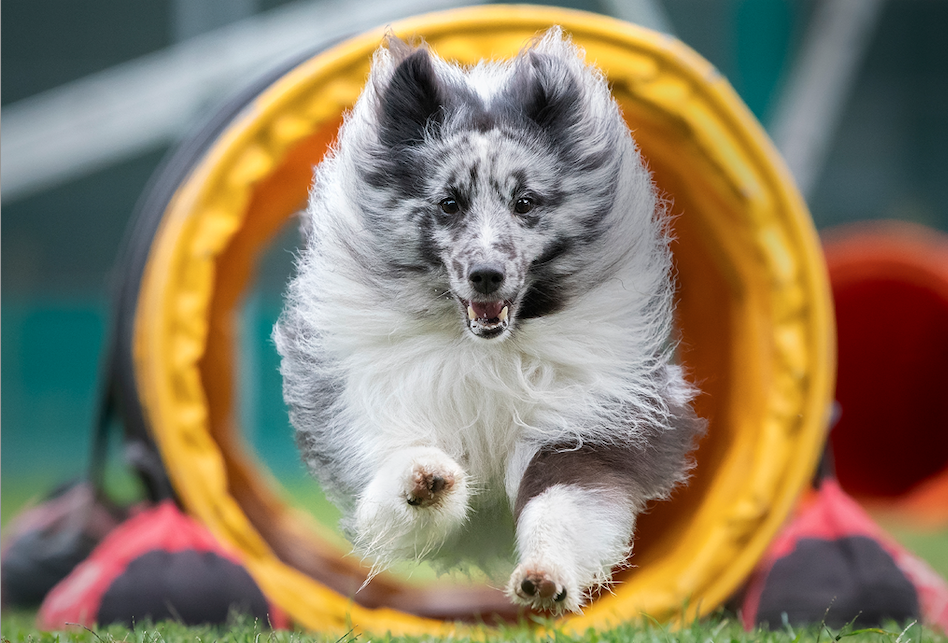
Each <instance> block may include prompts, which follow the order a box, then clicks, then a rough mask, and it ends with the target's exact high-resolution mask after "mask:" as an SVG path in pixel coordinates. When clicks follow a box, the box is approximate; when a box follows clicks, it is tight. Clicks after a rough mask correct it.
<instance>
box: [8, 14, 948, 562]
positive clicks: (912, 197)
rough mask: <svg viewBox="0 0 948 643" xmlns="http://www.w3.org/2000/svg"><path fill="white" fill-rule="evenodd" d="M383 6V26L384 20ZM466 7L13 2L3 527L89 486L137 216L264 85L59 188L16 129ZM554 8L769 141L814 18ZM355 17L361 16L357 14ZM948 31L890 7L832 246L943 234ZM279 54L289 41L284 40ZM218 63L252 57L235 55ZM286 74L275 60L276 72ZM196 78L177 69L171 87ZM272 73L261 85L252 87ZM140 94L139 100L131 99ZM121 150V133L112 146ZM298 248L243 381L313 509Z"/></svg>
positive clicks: (845, 174)
mask: <svg viewBox="0 0 948 643" xmlns="http://www.w3.org/2000/svg"><path fill="white" fill-rule="evenodd" d="M382 4H384V5H385V7H386V9H385V11H388V13H384V12H383V13H378V7H379V6H381V5H382ZM451 4H452V3H449V2H442V3H439V2H436V1H434V0H432V1H430V2H427V3H425V2H420V1H416V2H407V1H406V2H394V1H393V2H388V3H377V2H376V3H373V2H368V1H367V0H366V1H363V2H350V3H348V4H347V3H338V2H330V1H324V2H301V1H300V0H295V1H293V2H287V1H284V0H150V1H148V2H127V1H126V0H95V1H92V0H90V1H87V2H75V0H5V2H3V5H2V9H0V11H2V40H0V42H2V45H0V46H2V59H3V62H4V65H3V72H4V73H3V74H2V79H0V83H2V92H0V96H2V107H3V116H5V117H8V118H6V119H5V123H4V124H5V125H7V127H6V128H5V129H4V132H3V134H4V135H3V159H2V160H3V169H4V172H3V175H2V195H3V201H2V206H3V212H2V215H3V216H2V253H0V258H2V288H0V293H2V304H0V305H2V362H0V363H2V449H0V455H2V468H0V475H2V485H0V493H2V501H0V507H2V520H3V523H4V524H7V522H8V520H9V518H10V516H11V515H13V514H14V513H15V512H16V511H18V510H19V509H20V508H21V507H22V506H23V505H24V503H26V502H27V501H28V500H30V499H32V498H37V497H39V496H40V495H42V494H44V493H46V492H47V491H49V490H50V489H51V488H52V487H53V486H54V485H55V484H57V483H58V482H62V481H64V480H67V479H69V478H71V477H76V476H79V475H81V474H82V473H83V472H84V470H85V468H86V467H87V466H88V461H89V451H90V440H89V434H90V428H91V425H92V422H93V417H94V411H95V403H96V396H97V391H98V387H99V385H100V382H99V368H100V354H101V350H102V347H103V344H104V342H105V341H106V338H107V333H108V326H109V287H110V286H109V284H110V280H111V279H112V274H111V270H112V267H113V263H114V261H115V258H116V253H117V251H118V248H119V245H120V242H121V239H122V237H123V234H124V232H125V229H126V226H127V224H128V222H129V217H130V215H131V213H132V211H133V208H134V205H135V202H136V199H137V198H138V197H139V195H140V194H141V193H142V190H143V189H144V187H145V185H146V182H147V181H148V178H149V176H150V175H151V174H152V172H153V171H154V170H155V168H156V167H157V165H158V163H159V161H160V160H161V159H162V157H163V156H164V155H165V154H166V153H167V152H168V150H169V149H170V148H171V146H172V145H173V143H174V141H175V139H176V138H178V137H179V136H181V135H182V134H183V133H184V132H185V131H187V129H188V128H189V127H192V126H193V125H194V124H196V123H198V122H199V121H200V120H201V119H202V118H203V117H205V116H206V115H207V114H209V113H210V112H211V111H212V110H213V108H214V106H215V105H216V104H218V103H219V102H221V101H223V100H224V99H225V98H226V97H227V96H228V95H230V94H231V93H233V92H234V91H236V90H238V89H239V88H240V86H241V85H242V84H243V83H246V82H249V81H250V80H251V79H252V77H253V74H251V73H247V72H244V71H241V72H240V73H235V74H233V75H232V77H228V78H225V79H223V80H220V81H219V82H218V84H217V85H214V86H213V88H212V90H209V91H207V92H205V93H204V94H201V95H199V96H198V97H197V99H196V100H194V101H192V103H193V104H191V106H190V107H189V109H188V110H186V113H184V114H183V115H179V116H178V117H176V120H174V123H173V124H172V125H171V126H167V127H165V128H164V129H163V130H162V131H161V132H159V133H158V134H154V133H152V134H151V135H149V136H147V137H146V136H144V135H143V137H142V138H141V139H135V136H134V133H135V130H134V128H128V131H127V132H126V134H124V135H123V136H125V137H126V138H121V137H118V136H117V135H115V136H116V138H115V140H114V141H112V142H114V146H115V148H116V149H115V150H113V151H111V152H109V153H108V154H104V155H103V156H100V157H97V158H95V159H92V160H90V161H88V162H77V163H73V164H72V166H71V167H69V168H68V169H67V170H66V171H64V172H59V173H58V174H57V173H55V172H46V173H45V174H44V172H45V169H44V168H43V167H42V163H40V164H39V165H40V167H39V169H38V170H35V171H32V170H31V171H32V172H33V174H32V175H30V174H29V172H27V171H25V170H24V171H23V172H21V173H20V175H19V176H16V177H14V171H15V170H19V169H20V168H19V166H18V165H17V164H18V158H19V157H17V156H16V154H15V153H14V152H12V151H11V150H13V148H12V147H9V148H8V143H9V145H11V146H12V145H13V144H14V143H16V142H17V141H15V140H14V141H13V143H11V142H10V141H11V140H13V139H14V138H15V135H16V134H17V132H18V131H19V130H18V129H17V128H20V129H21V130H23V131H26V130H29V128H30V127H31V126H35V124H36V123H38V122H41V119H42V118H43V111H42V110H43V109H46V108H48V107H49V105H53V104H58V105H59V109H64V108H63V107H62V103H56V102H55V101H56V99H57V97H61V96H63V95H66V96H67V97H75V96H80V95H81V94H82V93H83V92H86V93H88V92H92V91H95V90H96V87H98V85H95V81H96V79H102V78H113V79H114V78H119V79H120V80H121V78H129V77H134V69H136V67H135V65H139V66H140V67H141V68H142V69H146V68H147V69H150V70H152V71H154V70H155V69H157V68H158V67H160V65H161V64H163V62H168V61H172V62H173V61H175V60H179V58H180V57H179V58H175V56H177V55H178V54H181V53H182V52H185V53H187V52H191V53H193V52H195V51H201V50H200V47H199V45H201V46H203V45H202V44H207V43H213V42H219V39H220V38H224V37H233V38H237V39H239V38H240V37H241V34H242V33H244V34H245V31H246V29H248V28H251V27H253V28H260V27H261V25H263V26H266V25H271V26H272V25H280V24H286V23H288V22H292V20H290V19H289V18H288V17H291V16H293V15H306V16H312V15H318V12H319V11H323V12H325V15H326V16H329V17H331V18H332V20H335V21H336V22H332V20H329V19H328V18H327V20H328V22H332V24H331V25H329V26H325V25H324V27H325V28H324V30H323V31H322V32H321V33H320V36H319V38H322V39H323V40H325V41H328V40H331V39H332V38H334V37H339V36H342V35H345V34H347V33H351V32H354V31H361V30H362V29H364V28H365V27H368V26H372V25H375V24H380V23H384V22H385V21H387V20H390V19H393V18H395V17H398V16H399V15H402V14H404V13H407V12H413V11H415V10H416V9H417V8H418V7H423V8H431V9H433V8H437V7H439V6H449V5H451ZM542 4H558V5H561V6H569V7H573V8H579V9H586V10H590V11H595V12H600V13H605V14H612V15H618V16H624V17H629V16H630V15H633V17H634V16H635V15H640V16H642V17H643V21H645V19H647V20H650V21H651V22H652V24H653V26H657V27H659V28H662V29H665V30H667V31H669V32H671V33H674V34H675V35H676V36H677V37H678V38H680V39H681V40H683V41H684V42H685V43H687V44H689V45H690V46H691V47H693V48H694V49H696V50H697V51H698V52H699V53H701V54H702V55H704V56H705V57H706V58H708V59H709V60H710V61H711V62H712V63H713V64H714V65H716V66H717V68H718V69H719V70H721V72H722V73H723V74H724V75H725V76H726V77H727V78H728V79H729V80H730V81H731V83H732V84H733V85H734V87H735V89H736V90H737V91H738V93H739V94H740V95H741V96H742V97H743V98H744V100H745V101H746V102H747V104H748V106H749V107H750V108H751V110H752V111H753V112H754V113H755V114H756V115H757V116H758V117H759V118H760V120H761V121H762V123H764V125H765V126H768V127H769V126H771V125H772V124H773V122H774V118H775V114H776V113H777V111H778V108H779V107H780V104H781V100H784V99H785V97H786V89H787V87H788V85H787V83H788V78H789V77H790V73H791V70H792V69H793V67H794V64H795V61H797V60H798V58H799V54H800V51H801V43H803V42H804V37H805V34H806V33H807V28H808V26H809V25H810V24H811V23H812V21H813V18H814V15H815V14H814V12H815V10H816V8H817V3H816V2H814V1H812V0H798V1H792V0H664V1H661V2H639V1H633V0H601V1H596V0H574V1H572V2H561V3H542ZM342 5H346V6H347V7H349V8H348V9H345V10H342V9H340V6H342ZM293 12H298V13H297V14H294V13H293ZM400 12H401V13H400ZM345 14H349V16H350V17H347V16H346V15H345ZM297 22H298V21H297ZM946 25H948V3H946V2H943V1H942V0H894V1H889V2H885V3H882V4H881V9H880V12H879V15H878V16H877V18H876V21H875V22H874V26H873V28H872V29H870V30H869V32H868V34H869V35H868V40H867V44H866V46H865V48H864V50H862V51H861V52H860V55H859V57H858V59H857V61H856V62H855V63H854V66H853V72H852V74H851V81H852V82H851V86H849V87H848V89H847V91H846V92H844V95H843V100H842V103H841V113H840V118H839V119H838V120H837V121H836V122H835V123H834V124H833V127H832V128H830V132H829V134H828V135H827V137H826V145H827V147H826V150H825V155H824V156H823V160H824V161H825V162H822V163H821V164H820V166H819V172H818V173H817V174H816V176H815V177H814V180H813V182H812V186H811V188H810V189H809V190H808V201H809V203H810V207H811V210H812V213H813V217H814V219H815V221H816V225H817V227H818V228H819V229H824V228H826V227H829V226H833V225H836V224H840V223H844V222H851V221H858V220H865V219H880V218H894V219H902V220H912V221H916V222H919V223H924V224H926V225H929V226H931V227H934V228H937V229H941V230H945V231H948V180H946V177H948V38H945V36H944V28H945V26H946ZM241 29H244V30H245V31H243V32H242V31H241ZM267 37H270V38H275V39H279V34H277V35H276V36H274V35H273V34H272V33H270V35H269V36H267ZM317 41H319V39H318V38H317V39H314V42H317ZM241 42H243V41H241ZM213 51H215V52H224V53H222V54H221V53H219V55H221V56H225V57H226V56H238V52H228V51H227V50H226V48H225V49H215V50H213ZM271 58H272V59H273V61H274V62H275V61H276V60H277V59H278V58H279V54H272V55H271ZM205 62H207V61H205ZM149 65H150V66H149ZM187 66H188V65H187V64H186V63H183V64H182V63H180V61H179V67H177V68H173V69H179V70H180V69H183V68H186V67H187ZM264 71H266V68H265V67H260V68H258V69H256V72H257V73H263V72H264ZM172 73H174V72H172ZM123 74H124V76H123ZM126 85H127V83H126ZM114 86H122V85H121V83H118V84H117V85H114ZM128 87H129V88H127V89H126V91H128V92H133V91H135V90H134V88H133V87H131V86H128ZM63 91H65V92H66V94H63ZM70 92H71V93H70ZM168 101H169V105H173V103H174V102H175V101H176V97H175V96H169V97H168ZM182 102H183V101H182ZM152 107H153V106H152ZM65 109H66V111H67V112H68V107H67V108H65ZM136 109H138V108H137V107H136ZM169 109H170V108H169ZM169 122H170V121H169ZM34 129H35V127H34ZM110 132H111V130H110ZM129 132H130V133H129ZM110 136H113V135H112V134H110V133H109V132H106V133H104V134H103V135H102V136H101V137H99V138H101V139H109V137H110ZM126 139H127V140H126ZM23 140H26V139H23ZM20 144H21V147H24V148H26V147H29V146H28V145H26V144H23V143H20ZM11 168H12V169H11ZM46 169H48V168H46ZM24 177H25V178H24ZM36 177H40V178H39V179H37V178H36ZM14 179H16V180H15V181H14ZM295 239H296V237H295V233H294V232H293V231H292V230H289V231H287V232H286V233H285V234H283V235H282V236H281V237H280V239H279V240H278V242H277V243H276V244H274V246H273V249H272V251H271V252H270V254H269V255H268V257H267V259H266V262H265V265H264V266H263V267H262V269H261V271H260V274H259V275H258V280H257V286H256V288H255V289H254V290H253V291H252V292H251V293H249V294H248V297H247V301H246V303H245V306H244V316H243V327H242V331H243V337H242V340H241V342H242V344H241V348H240V351H239V356H240V359H241V364H240V372H241V373H243V374H245V376H244V377H243V378H242V379H241V381H240V383H239V387H240V388H239V391H240V400H241V402H240V404H241V407H240V410H241V417H242V420H243V425H244V427H245V429H244V430H245V431H246V432H247V439H248V440H249V441H250V442H251V444H252V445H253V447H254V449H255V451H256V453H257V454H258V455H259V456H260V457H261V458H263V459H264V460H265V461H266V462H267V464H268V466H269V467H270V469H271V470H272V471H273V472H274V473H275V474H276V475H277V477H278V478H280V479H281V481H283V482H284V484H285V486H286V487H287V489H289V490H290V493H298V494H300V495H305V493H306V489H307V488H308V487H307V485H308V484H309V483H308V482H307V481H306V478H305V475H304V473H303V470H302V467H301V465H300V464H299V461H298V458H297V455H296V452H295V449H294V446H293V443H292V437H291V431H290V428H289V425H288V422H287V418H286V412H285V409H284V407H283V404H282V399H281V395H280V378H279V373H278V371H277V367H278V359H277V356H276V353H275V350H274V348H273V346H272V343H271V342H270V339H269V337H270V329H271V327H272V324H273V322H274V320H275V319H276V316H277V314H278V311H279V308H280V295H281V291H282V288H283V284H284V283H285V281H286V278H287V275H288V271H289V269H290V265H291V256H292V248H293V247H294V245H295ZM945 429H946V430H948V427H945ZM295 490H298V491H295ZM903 537H904V538H905V539H906V540H907V541H908V542H909V544H910V545H912V546H915V547H916V548H921V549H923V550H924V549H926V548H929V549H931V551H930V552H928V553H925V552H923V553H925V555H926V556H927V557H928V558H929V560H932V561H933V562H934V563H935V564H936V566H937V567H939V569H940V570H941V571H942V573H945V574H948V558H946V556H948V553H946V552H945V550H946V549H948V546H946V543H948V538H946V537H945V536H944V535H937V534H936V535H935V536H931V535H930V534H929V535H922V536H918V534H917V533H915V532H911V531H906V532H905V533H904V534H903ZM913 539H914V540H913ZM932 543H934V544H932Z"/></svg>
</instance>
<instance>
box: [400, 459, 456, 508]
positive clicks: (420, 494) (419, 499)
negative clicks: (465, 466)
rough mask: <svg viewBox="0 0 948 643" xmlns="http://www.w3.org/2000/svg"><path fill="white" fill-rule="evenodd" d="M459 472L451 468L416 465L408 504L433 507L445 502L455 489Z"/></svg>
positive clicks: (412, 473)
mask: <svg viewBox="0 0 948 643" xmlns="http://www.w3.org/2000/svg"><path fill="white" fill-rule="evenodd" d="M456 479H457V472H456V471H453V470H451V468H449V467H444V466H443V465H442V466H438V465H434V466H432V465H431V464H427V463H426V464H417V463H416V464H415V466H414V467H413V468H412V472H411V489H410V490H409V491H408V504H410V505H411V506H412V507H431V506H432V505H436V504H438V503H440V502H442V501H443V500H444V498H445V497H446V496H448V495H450V494H451V491H452V490H453V489H454V483H455V480H456Z"/></svg>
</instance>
